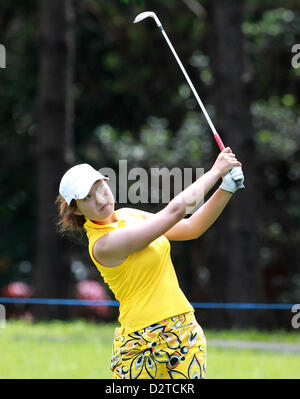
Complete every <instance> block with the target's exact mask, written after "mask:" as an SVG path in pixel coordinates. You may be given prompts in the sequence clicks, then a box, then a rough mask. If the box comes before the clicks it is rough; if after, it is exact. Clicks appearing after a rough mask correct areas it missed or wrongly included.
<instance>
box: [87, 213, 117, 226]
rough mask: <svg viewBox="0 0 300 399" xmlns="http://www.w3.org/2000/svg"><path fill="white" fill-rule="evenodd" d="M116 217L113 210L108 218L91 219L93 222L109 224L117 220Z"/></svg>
mask: <svg viewBox="0 0 300 399" xmlns="http://www.w3.org/2000/svg"><path fill="white" fill-rule="evenodd" d="M117 221H118V218H117V215H116V214H115V212H113V213H112V214H111V215H110V216H109V217H108V218H106V219H101V220H92V222H93V223H96V224H109V223H114V222H117Z"/></svg>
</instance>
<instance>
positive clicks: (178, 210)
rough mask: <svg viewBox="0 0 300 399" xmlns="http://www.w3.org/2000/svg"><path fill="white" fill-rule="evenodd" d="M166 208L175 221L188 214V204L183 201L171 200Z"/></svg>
mask: <svg viewBox="0 0 300 399" xmlns="http://www.w3.org/2000/svg"><path fill="white" fill-rule="evenodd" d="M166 210H167V211H168V213H169V214H170V216H171V218H172V219H174V222H175V223H176V222H178V221H179V220H181V219H182V218H184V216H185V214H186V206H185V204H184V203H183V201H176V200H173V201H171V202H170V203H169V205H167V207H166Z"/></svg>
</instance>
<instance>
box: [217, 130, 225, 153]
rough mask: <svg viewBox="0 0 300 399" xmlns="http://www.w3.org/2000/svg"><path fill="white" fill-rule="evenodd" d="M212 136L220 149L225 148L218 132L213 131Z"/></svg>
mask: <svg viewBox="0 0 300 399" xmlns="http://www.w3.org/2000/svg"><path fill="white" fill-rule="evenodd" d="M214 137H215V140H216V142H217V144H218V146H219V148H220V151H223V150H224V148H225V145H224V144H223V141H222V140H221V137H220V136H219V135H218V133H214Z"/></svg>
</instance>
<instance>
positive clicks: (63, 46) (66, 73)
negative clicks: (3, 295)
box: [34, 0, 74, 318]
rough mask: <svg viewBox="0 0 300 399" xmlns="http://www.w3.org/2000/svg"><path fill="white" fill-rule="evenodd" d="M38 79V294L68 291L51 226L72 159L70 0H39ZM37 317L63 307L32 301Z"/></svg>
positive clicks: (62, 244)
mask: <svg viewBox="0 0 300 399" xmlns="http://www.w3.org/2000/svg"><path fill="white" fill-rule="evenodd" d="M38 4H39V26H40V46H39V66H40V72H39V82H38V95H37V111H36V113H37V123H38V127H37V154H36V158H37V180H36V190H37V252H36V259H35V265H34V282H35V287H36V292H35V295H36V296H37V297H52V298H53V297H54V298H63V297H68V296H69V295H70V290H69V288H70V282H71V269H70V258H69V252H68V243H67V241H66V240H64V239H61V237H59V236H58V234H57V232H56V229H55V220H56V217H57V209H56V208H55V205H54V201H55V198H56V196H57V194H58V187H59V181H60V178H61V176H62V174H63V173H64V172H65V170H66V168H67V166H70V165H71V164H72V163H73V162H74V150H73V118H74V113H73V70H74V10H73V0H53V1H51V2H49V1H48V0H40V1H39V3H38ZM35 309H36V314H37V317H39V318H49V317H55V318H65V317H66V315H67V312H68V309H67V307H61V306H60V307H59V306H58V307H54V306H53V307H46V306H39V307H36V308H35Z"/></svg>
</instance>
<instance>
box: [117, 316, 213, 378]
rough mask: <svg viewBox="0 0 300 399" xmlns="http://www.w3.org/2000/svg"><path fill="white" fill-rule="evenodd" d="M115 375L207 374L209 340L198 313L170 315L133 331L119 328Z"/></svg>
mask: <svg viewBox="0 0 300 399" xmlns="http://www.w3.org/2000/svg"><path fill="white" fill-rule="evenodd" d="M111 370H112V371H113V373H114V378H116V379H120V378H122V379H123V378H129V379H137V378H138V379H151V378H153V379H196V378H205V373H206V340H205V336H204V334H203V330H202V328H201V327H200V326H199V324H198V323H197V321H196V319H195V316H194V313H193V312H188V313H184V314H181V315H178V316H174V317H170V318H168V319H165V320H162V321H160V322H159V323H155V324H152V325H151V326H149V327H146V328H143V329H141V330H139V331H135V332H133V333H130V334H126V331H125V330H124V328H122V327H118V328H116V330H115V337H114V343H113V353H112V358H111Z"/></svg>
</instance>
